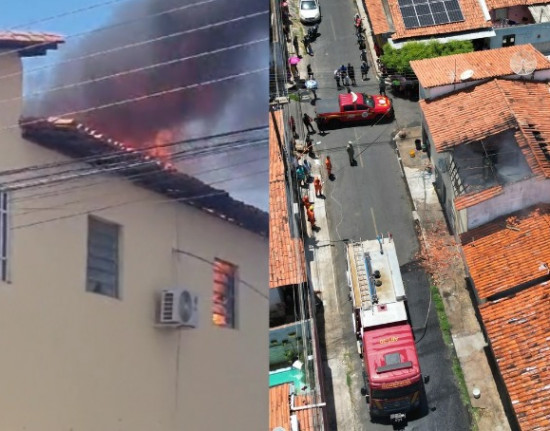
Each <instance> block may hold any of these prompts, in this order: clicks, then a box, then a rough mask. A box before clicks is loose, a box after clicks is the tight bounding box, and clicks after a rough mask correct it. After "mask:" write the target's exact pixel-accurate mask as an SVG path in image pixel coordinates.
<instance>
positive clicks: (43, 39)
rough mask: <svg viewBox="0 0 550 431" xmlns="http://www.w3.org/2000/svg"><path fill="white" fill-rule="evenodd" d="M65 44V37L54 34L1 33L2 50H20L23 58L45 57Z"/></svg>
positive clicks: (0, 46) (0, 47) (0, 44)
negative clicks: (59, 45) (48, 52)
mask: <svg viewBox="0 0 550 431" xmlns="http://www.w3.org/2000/svg"><path fill="white" fill-rule="evenodd" d="M60 43H64V40H63V37H62V36H60V35H58V34H53V33H35V32H29V31H0V49H18V50H19V55H20V56H21V57H31V56H34V55H44V54H45V53H46V51H47V50H48V49H55V48H57V45H58V44H60Z"/></svg>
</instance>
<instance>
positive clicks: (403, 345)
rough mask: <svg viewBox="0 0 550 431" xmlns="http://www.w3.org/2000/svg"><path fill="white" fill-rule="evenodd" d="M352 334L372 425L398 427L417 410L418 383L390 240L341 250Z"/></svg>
mask: <svg viewBox="0 0 550 431" xmlns="http://www.w3.org/2000/svg"><path fill="white" fill-rule="evenodd" d="M346 248H347V260H348V273H347V274H348V282H349V286H350V296H351V301H352V304H353V313H352V320H353V328H354V331H355V335H356V338H357V350H358V353H359V356H360V357H361V358H362V362H363V367H364V372H363V377H364V380H365V382H364V383H365V386H364V387H363V389H362V390H361V393H362V395H363V396H365V397H366V400H367V403H368V404H369V410H370V415H371V419H374V418H376V417H386V418H387V417H389V418H390V420H391V421H394V422H400V421H402V420H404V419H405V418H406V415H407V413H408V412H411V411H414V410H415V409H417V408H418V407H419V406H420V400H421V393H422V390H423V381H422V375H421V371H420V364H419V362H418V354H417V351H416V345H415V341H414V335H413V331H412V328H411V325H410V319H409V313H408V308H407V303H406V296H405V287H404V285H403V279H402V278H401V271H400V269H399V263H398V261H397V253H396V250H395V243H394V242H393V239H392V237H391V236H389V237H388V238H384V237H382V236H379V237H378V238H377V239H376V240H369V241H349V242H347V244H346Z"/></svg>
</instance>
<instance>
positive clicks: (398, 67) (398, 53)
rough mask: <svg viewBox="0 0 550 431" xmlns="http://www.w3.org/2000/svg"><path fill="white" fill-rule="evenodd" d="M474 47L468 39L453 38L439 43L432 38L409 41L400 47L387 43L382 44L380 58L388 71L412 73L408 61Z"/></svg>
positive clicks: (464, 51) (470, 49) (458, 51)
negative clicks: (382, 49) (382, 52)
mask: <svg viewBox="0 0 550 431" xmlns="http://www.w3.org/2000/svg"><path fill="white" fill-rule="evenodd" d="M473 50H474V47H473V45H472V42H471V41H469V40H464V41H463V40H453V41H450V42H447V43H440V42H437V41H435V40H432V41H430V42H428V43H421V42H409V43H405V44H404V45H403V47H402V48H401V49H396V48H393V47H392V46H391V45H390V44H389V43H387V44H385V45H384V54H383V55H382V57H380V60H381V61H382V63H383V64H384V66H386V68H387V69H388V70H390V71H395V73H399V74H403V75H413V71H412V69H411V66H410V62H411V61H413V60H422V59H424V58H435V57H443V56H445V55H452V54H463V53H466V52H472V51H473Z"/></svg>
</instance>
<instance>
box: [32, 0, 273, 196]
mask: <svg viewBox="0 0 550 431" xmlns="http://www.w3.org/2000/svg"><path fill="white" fill-rule="evenodd" d="M204 1H205V0H202V1H201V0H136V1H134V2H125V3H124V4H123V5H120V6H119V7H118V8H117V9H115V11H114V13H113V17H112V19H111V21H110V22H108V23H107V24H105V26H103V27H101V28H100V29H98V31H95V32H93V33H91V34H88V35H86V36H84V37H81V38H79V39H75V40H72V39H69V40H68V41H67V43H66V45H64V46H62V47H61V48H60V50H63V51H62V55H63V59H62V61H64V62H65V61H67V60H70V62H68V63H64V64H62V65H60V66H59V67H58V68H57V70H55V71H54V75H53V78H52V79H51V81H50V83H49V86H50V88H49V89H50V91H49V92H48V93H46V94H45V95H44V96H43V97H41V98H40V99H39V100H32V99H31V100H28V101H27V104H26V114H28V115H40V116H57V115H63V114H66V113H73V112H78V111H84V112H80V113H76V114H73V115H70V116H71V117H74V118H77V119H78V120H79V121H80V122H83V123H86V124H87V125H89V126H91V127H93V128H95V129H96V130H99V131H101V132H102V133H104V134H106V135H109V136H111V137H113V138H114V139H117V140H119V141H123V142H126V143H128V144H132V145H135V146H140V145H150V144H151V143H155V142H158V143H163V141H167V140H168V141H170V140H172V139H186V138H193V137H196V136H204V135H211V134H215V133H223V132H227V131H230V130H239V129H245V128H250V127H257V126H263V125H266V124H267V105H268V76H269V74H268V71H267V70H265V71H263V72H260V73H255V74H250V75H247V76H243V77H239V78H236V79H230V80H226V81H222V82H217V83H214V84H210V85H204V86H198V87H195V88H191V89H186V90H182V91H174V89H177V88H182V87H188V86H193V85H194V84H197V83H203V82H207V81H215V80H219V79H222V78H225V77H228V76H230V75H236V74H241V73H245V72H247V71H252V70H257V69H262V68H267V67H268V65H269V48H268V46H269V42H268V41H263V42H260V43H254V44H250V45H247V46H246V47H241V48H237V49H229V50H225V51H220V52H218V53H215V54H207V53H208V52H211V51H214V50H221V49H223V48H226V47H230V46H232V45H237V44H244V43H250V42H253V41H257V40H260V39H266V38H268V37H269V20H268V14H261V15H258V16H255V17H253V18H248V19H243V20H240V21H236V22H232V23H228V24H224V25H219V26H214V27H211V28H207V29H204V30H197V31H195V30H194V29H197V28H199V27H203V26H208V25H211V24H215V23H219V22H221V21H227V20H231V19H235V18H238V17H242V16H244V15H249V14H254V13H257V12H263V11H267V10H268V9H269V5H268V3H267V2H266V1H265V0H260V1H258V0H214V1H211V2H207V3H205V4H202V5H194V6H193V4H196V3H204ZM178 9H179V10H178ZM181 33H183V34H181ZM128 45H131V46H128ZM187 57H193V58H190V59H187V60H182V59H185V58H187ZM167 62H170V64H165V65H159V63H167ZM135 69H143V70H139V71H134V72H131V71H133V70H135ZM113 75H114V76H113ZM63 86H66V87H67V88H64V89H60V90H55V89H56V88H59V87H63ZM160 92H167V93H166V94H163V95H160V96H158V97H146V96H147V95H148V94H154V93H160ZM140 97H144V98H143V99H142V100H140V101H134V102H129V103H123V102H124V101H126V100H128V99H135V98H140ZM119 102H121V103H120V104H116V105H114V106H111V107H107V108H101V109H96V108H97V107H101V106H104V105H109V104H115V103H119ZM256 153H257V154H265V156H266V159H267V149H266V148H264V149H262V150H259V152H258V150H256ZM159 155H160V154H159ZM248 157H250V156H248ZM239 158H242V154H238V153H236V154H231V155H230V156H229V158H227V156H226V157H225V161H224V162H221V161H220V160H217V161H216V160H209V161H208V164H213V165H215V166H218V167H219V166H220V164H222V163H228V164H231V163H232V162H233V163H235V159H239ZM205 162H206V161H203V162H202V163H200V164H201V165H204V164H205ZM257 166H258V165H256V166H255V167H253V168H250V169H251V170H252V171H257V169H258V168H257ZM205 169H206V168H205ZM205 169H203V170H205ZM247 169H248V168H247ZM199 170H200V169H199ZM221 175H224V174H223V173H222V174H221ZM225 176H229V175H227V173H226V174H225ZM264 178H267V173H266V174H265V176H264ZM265 183H266V184H267V181H265ZM220 186H222V188H223V184H220ZM232 186H233V187H235V186H236V185H235V184H233V185H232Z"/></svg>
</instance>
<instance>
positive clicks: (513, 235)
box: [460, 204, 550, 299]
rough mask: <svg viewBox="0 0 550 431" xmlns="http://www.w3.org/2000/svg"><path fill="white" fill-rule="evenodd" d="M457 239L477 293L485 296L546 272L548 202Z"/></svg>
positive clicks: (549, 242)
mask: <svg viewBox="0 0 550 431" xmlns="http://www.w3.org/2000/svg"><path fill="white" fill-rule="evenodd" d="M510 217H513V218H514V219H513V220H510ZM507 226H508V227H507ZM460 239H461V243H462V249H463V250H464V256H465V259H466V264H467V266H468V269H469V271H470V275H471V277H472V280H473V282H474V285H475V288H476V290H477V292H478V295H479V297H480V298H482V299H486V298H488V297H490V296H492V295H495V294H496V293H499V292H503V291H505V290H508V289H510V288H512V287H516V286H518V285H520V284H523V283H526V282H528V281H532V280H536V279H537V278H539V277H542V276H543V275H545V274H546V269H545V268H544V266H543V264H545V263H548V264H550V205H545V204H544V205H539V206H538V207H532V208H529V209H527V210H525V211H521V212H517V213H514V214H512V215H510V216H507V217H502V218H500V219H498V220H495V221H494V222H491V223H487V224H485V225H483V226H480V227H478V228H475V229H472V230H470V231H468V232H466V233H464V234H462V235H461V236H460Z"/></svg>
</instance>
